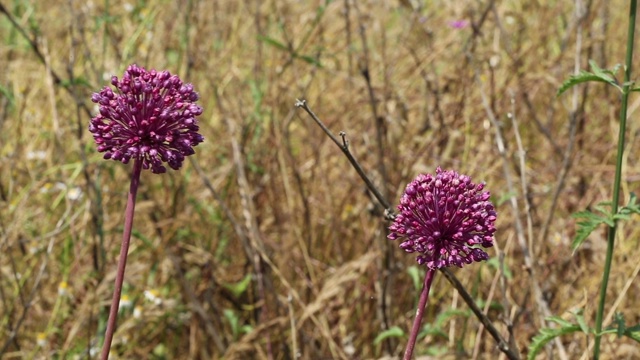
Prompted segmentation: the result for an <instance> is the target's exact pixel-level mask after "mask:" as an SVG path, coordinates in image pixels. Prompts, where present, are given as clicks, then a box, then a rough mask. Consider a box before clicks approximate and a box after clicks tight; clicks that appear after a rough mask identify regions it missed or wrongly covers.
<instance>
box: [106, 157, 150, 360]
mask: <svg viewBox="0 0 640 360" xmlns="http://www.w3.org/2000/svg"><path fill="white" fill-rule="evenodd" d="M141 171H142V161H141V160H135V162H134V164H133V173H132V174H131V185H130V186H129V196H128V197H127V208H126V209H125V212H124V229H123V230H122V245H121V246H120V257H119V258H118V270H117V272H116V281H115V286H114V288H113V298H112V299H111V309H109V320H108V322H107V330H106V332H105V335H104V344H103V346H102V353H101V355H100V358H101V359H102V360H107V359H108V358H109V350H110V349H111V342H112V341H113V333H114V332H115V329H116V322H117V320H118V309H119V307H120V295H121V294H122V283H123V281H124V269H125V267H126V266H127V254H128V253H129V243H130V240H131V230H132V228H133V214H134V210H135V207H136V194H137V193H138V185H139V183H140V172H141Z"/></svg>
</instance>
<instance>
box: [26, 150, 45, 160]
mask: <svg viewBox="0 0 640 360" xmlns="http://www.w3.org/2000/svg"><path fill="white" fill-rule="evenodd" d="M46 157H47V152H46V151H44V150H37V151H29V152H27V160H44V159H45V158H46Z"/></svg>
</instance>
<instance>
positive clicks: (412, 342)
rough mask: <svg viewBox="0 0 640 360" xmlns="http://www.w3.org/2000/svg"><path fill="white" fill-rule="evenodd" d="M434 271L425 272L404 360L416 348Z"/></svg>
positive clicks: (408, 358)
mask: <svg viewBox="0 0 640 360" xmlns="http://www.w3.org/2000/svg"><path fill="white" fill-rule="evenodd" d="M435 272H436V271H435V270H433V269H429V270H427V274H426V275H425V277H424V284H423V285H422V292H421V293H420V301H418V308H417V309H416V318H415V319H414V320H413V326H412V327H411V333H410V334H409V341H408V342H407V349H406V350H405V351H404V358H403V359H404V360H410V359H411V356H412V355H413V349H414V348H415V346H416V340H417V339H418V333H419V332H420V324H421V323H422V316H423V315H424V310H425V308H426V307H427V300H429V290H430V289H431V282H432V281H433V275H434V274H435Z"/></svg>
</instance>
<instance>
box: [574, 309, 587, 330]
mask: <svg viewBox="0 0 640 360" xmlns="http://www.w3.org/2000/svg"><path fill="white" fill-rule="evenodd" d="M571 313H572V314H573V315H574V316H575V318H576V321H577V322H578V326H580V330H582V332H583V333H585V334H590V333H591V328H590V327H589V325H587V322H586V321H585V320H584V315H583V313H584V310H583V309H579V310H576V311H572V312H571Z"/></svg>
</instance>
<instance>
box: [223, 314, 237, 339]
mask: <svg viewBox="0 0 640 360" xmlns="http://www.w3.org/2000/svg"><path fill="white" fill-rule="evenodd" d="M222 314H223V315H224V317H225V318H226V319H227V321H228V322H229V325H231V333H232V334H233V338H234V340H235V339H237V338H238V334H239V333H240V326H239V324H240V321H239V319H238V316H237V315H236V313H235V312H234V311H233V310H231V309H224V310H223V311H222Z"/></svg>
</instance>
